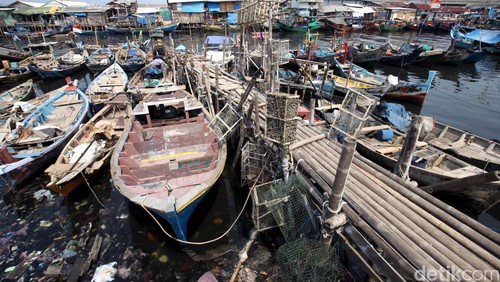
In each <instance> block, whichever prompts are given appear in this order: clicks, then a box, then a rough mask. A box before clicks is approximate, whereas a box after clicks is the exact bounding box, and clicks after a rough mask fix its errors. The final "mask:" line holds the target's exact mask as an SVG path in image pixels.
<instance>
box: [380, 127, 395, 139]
mask: <svg viewBox="0 0 500 282" xmlns="http://www.w3.org/2000/svg"><path fill="white" fill-rule="evenodd" d="M393 135H394V132H393V131H392V130H390V129H382V130H379V131H377V135H376V138H377V140H379V141H389V140H391V139H392V136H393Z"/></svg>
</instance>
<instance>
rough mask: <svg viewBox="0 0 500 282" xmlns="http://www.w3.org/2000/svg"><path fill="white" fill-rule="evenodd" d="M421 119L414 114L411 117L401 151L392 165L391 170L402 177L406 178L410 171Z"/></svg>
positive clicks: (421, 123)
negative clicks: (410, 123) (413, 116)
mask: <svg viewBox="0 0 500 282" xmlns="http://www.w3.org/2000/svg"><path fill="white" fill-rule="evenodd" d="M422 125H423V119H422V117H421V116H416V117H415V118H414V119H413V122H412V125H411V128H410V130H409V131H408V133H407V134H406V138H405V142H404V144H403V148H402V149H401V153H400V154H399V158H398V161H397V163H396V166H395V167H394V170H393V172H394V173H395V174H396V175H398V176H400V177H401V178H403V179H408V173H409V171H410V166H411V159H412V157H413V152H415V148H416V147H417V141H418V136H419V135H420V130H421V129H422Z"/></svg>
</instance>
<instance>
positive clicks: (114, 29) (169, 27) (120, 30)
mask: <svg viewBox="0 0 500 282" xmlns="http://www.w3.org/2000/svg"><path fill="white" fill-rule="evenodd" d="M179 24H180V22H175V23H170V24H164V25H159V26H156V25H155V26H153V28H154V29H158V30H161V31H163V32H164V33H172V32H174V31H175V30H176V29H177V27H179ZM150 29H151V27H150V26H147V25H144V26H142V27H120V26H106V31H107V32H109V33H115V34H136V33H137V34H138V33H141V32H142V33H148V32H149V31H150Z"/></svg>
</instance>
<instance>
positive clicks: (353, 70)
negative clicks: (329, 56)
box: [332, 59, 387, 86]
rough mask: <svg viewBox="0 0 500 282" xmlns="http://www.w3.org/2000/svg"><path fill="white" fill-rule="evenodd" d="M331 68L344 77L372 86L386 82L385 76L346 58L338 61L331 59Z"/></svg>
mask: <svg viewBox="0 0 500 282" xmlns="http://www.w3.org/2000/svg"><path fill="white" fill-rule="evenodd" d="M332 68H333V70H334V72H333V73H334V74H335V75H339V76H341V77H344V78H347V77H349V79H352V80H355V81H359V82H363V83H367V84H371V85H374V86H383V85H385V84H386V82H387V76H385V75H378V74H375V73H373V72H370V71H368V70H366V69H364V68H362V67H360V66H358V65H356V64H353V63H351V62H349V61H347V60H346V61H345V62H340V61H339V60H337V59H333V64H332Z"/></svg>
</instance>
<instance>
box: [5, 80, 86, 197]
mask: <svg viewBox="0 0 500 282" xmlns="http://www.w3.org/2000/svg"><path fill="white" fill-rule="evenodd" d="M77 91H79V90H77ZM78 94H79V96H80V98H81V99H82V103H83V104H84V106H83V107H82V109H81V112H80V114H79V116H78V118H76V119H75V120H74V124H73V127H72V128H71V129H70V130H69V131H68V132H67V133H66V134H65V135H64V136H62V137H61V138H59V139H57V140H55V141H54V143H52V144H51V145H49V146H48V147H46V148H45V149H44V150H43V152H40V154H39V155H33V154H31V155H26V156H24V155H23V156H22V157H21V156H19V155H18V156H17V158H15V157H13V156H10V154H9V153H8V148H7V147H2V148H0V155H1V157H0V158H8V157H9V156H10V158H15V159H18V161H16V162H8V163H7V164H5V165H4V166H3V167H2V171H0V172H1V173H0V178H2V181H0V186H1V185H7V186H8V187H9V188H16V187H17V186H19V185H20V184H23V183H25V182H27V181H28V180H30V178H31V176H32V175H33V174H35V173H36V172H38V171H39V170H41V169H42V168H45V167H46V166H47V165H48V164H49V162H50V161H51V160H53V159H54V158H56V157H57V156H59V154H60V153H61V151H62V150H63V149H64V146H65V145H66V143H68V141H69V140H71V138H72V137H73V135H75V134H76V132H77V131H78V127H79V125H80V124H81V123H82V122H83V121H84V120H85V119H86V118H87V117H88V110H89V104H88V99H87V96H86V95H85V94H83V93H82V92H81V91H79V93H78ZM64 95H65V94H64ZM49 101H50V100H49ZM49 101H47V102H45V103H44V104H43V105H42V106H41V107H40V108H38V109H37V110H35V112H33V113H31V114H30V116H28V117H27V118H26V119H25V121H24V122H23V123H27V122H30V118H35V117H36V115H37V114H38V113H37V111H41V110H39V109H41V108H42V107H53V106H52V104H50V103H51V102H49ZM2 164H3V162H2ZM11 166H12V169H11ZM14 166H15V168H14Z"/></svg>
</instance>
